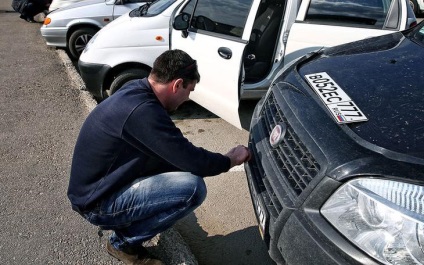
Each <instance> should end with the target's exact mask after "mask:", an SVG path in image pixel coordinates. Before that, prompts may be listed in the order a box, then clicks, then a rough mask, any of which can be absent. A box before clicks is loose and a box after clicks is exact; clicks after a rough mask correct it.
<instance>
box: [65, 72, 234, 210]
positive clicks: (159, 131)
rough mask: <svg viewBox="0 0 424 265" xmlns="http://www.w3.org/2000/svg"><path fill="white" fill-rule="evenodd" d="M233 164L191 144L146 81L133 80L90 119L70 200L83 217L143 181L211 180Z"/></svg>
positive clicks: (77, 149)
mask: <svg viewBox="0 0 424 265" xmlns="http://www.w3.org/2000/svg"><path fill="white" fill-rule="evenodd" d="M230 163H231V162H230V159H229V158H228V157H226V156H224V155H222V154H219V153H212V152H209V151H207V150H205V149H203V148H199V147H196V146H194V145H193V144H192V143H190V142H189V141H188V140H187V139H186V138H185V137H184V136H183V134H182V133H181V131H180V130H179V129H178V128H177V127H176V126H175V124H174V123H173V121H172V120H171V118H170V117H169V115H168V113H167V111H166V110H165V109H164V107H163V106H162V105H161V103H160V102H159V100H158V98H157V97H156V95H155V94H154V93H153V90H152V88H151V87H150V84H149V82H148V81H147V79H146V78H145V79H141V80H135V81H132V82H130V83H128V84H127V85H125V86H124V87H123V88H121V89H120V90H119V91H118V92H116V93H115V94H114V95H113V96H112V97H109V98H108V99H106V100H105V101H103V102H102V103H100V104H99V105H98V106H97V107H96V108H94V110H93V111H92V112H91V113H90V114H89V115H88V117H87V119H86V121H85V122H84V124H83V126H82V128H81V131H80V134H79V136H78V139H77V143H76V145H75V150H74V155H73V160H72V168H71V177H70V181H69V188H68V197H69V199H70V201H71V203H72V208H73V209H74V210H76V211H78V212H80V213H82V212H84V211H86V210H90V209H91V208H93V206H95V205H96V203H97V202H99V201H101V200H102V198H105V197H107V196H109V195H111V194H112V193H114V192H116V191H118V190H119V189H121V188H122V187H124V186H126V185H128V184H130V183H131V182H132V181H134V180H135V179H137V178H139V177H142V176H150V175H155V174H159V173H163V172H170V171H186V172H191V173H192V174H195V175H198V176H202V177H204V176H213V175H218V174H220V173H222V172H226V171H228V170H229V169H230ZM161 188H162V189H166V188H167V187H161Z"/></svg>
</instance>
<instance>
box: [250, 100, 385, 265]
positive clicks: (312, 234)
mask: <svg viewBox="0 0 424 265" xmlns="http://www.w3.org/2000/svg"><path fill="white" fill-rule="evenodd" d="M271 102H272V103H267V104H268V106H267V107H266V108H267V110H263V105H264V99H263V100H261V101H260V102H259V103H258V105H257V107H256V109H255V111H254V114H253V117H252V123H251V128H250V137H249V149H250V151H251V153H252V158H251V160H250V161H249V162H247V163H245V165H244V166H245V172H246V177H247V182H248V186H249V191H250V195H251V199H252V203H253V207H254V211H255V214H256V218H257V220H258V223H259V227H260V230H261V234H262V236H263V239H264V241H265V243H266V245H267V247H268V250H269V254H270V256H271V258H272V259H274V260H275V261H276V262H277V263H280V264H296V265H302V264H326V265H327V264H328V265H330V264H338V265H339V264H340V265H341V264H350V265H353V264H355V265H356V264H358V265H359V264H379V263H377V262H376V261H375V260H373V259H372V258H370V257H369V256H368V255H367V254H365V253H364V252H362V251H361V250H359V249H358V248H357V247H355V246H354V245H353V244H352V243H351V242H350V241H349V240H347V239H346V238H344V237H343V236H342V235H341V234H340V233H339V232H338V231H337V230H335V229H334V228H333V226H332V225H331V224H330V223H329V222H328V221H327V220H326V219H325V218H324V217H323V216H322V215H321V214H320V208H321V207H322V205H323V204H324V203H325V201H326V200H327V199H328V197H329V196H330V195H331V194H333V193H334V191H335V190H336V189H337V188H338V187H340V185H341V183H340V182H339V181H336V180H334V179H332V178H329V177H327V176H325V175H323V174H321V172H322V171H321V170H320V169H319V168H318V169H317V170H316V174H311V172H307V171H304V172H302V174H300V175H299V176H301V177H302V178H310V180H309V181H308V182H304V183H301V181H299V180H298V179H297V180H296V179H295V178H296V176H297V175H295V174H293V173H294V171H300V170H301V169H300V168H301V167H303V168H306V169H308V168H312V167H313V165H316V164H319V162H321V159H320V158H317V157H315V158H314V157H312V155H311V153H316V152H315V151H316V150H315V147H313V146H312V145H309V144H306V143H304V142H303V141H302V140H306V139H305V137H306V134H304V133H302V132H301V131H300V130H298V129H299V128H296V129H297V130H294V129H293V127H291V124H297V125H299V124H301V123H300V122H299V121H297V120H295V118H296V116H293V115H292V113H290V112H291V111H290V108H285V109H284V110H285V111H286V112H283V113H284V114H283V115H285V116H284V117H283V118H282V119H283V120H282V121H281V122H283V123H285V124H287V131H288V132H290V133H287V136H286V137H288V138H286V140H285V142H286V144H284V146H281V147H280V149H279V150H283V151H282V152H281V153H279V151H278V150H276V149H275V148H272V147H271V146H270V143H269V135H268V131H267V130H268V129H267V128H269V127H270V126H269V125H266V126H264V124H263V123H264V120H267V118H265V117H264V116H266V115H268V114H269V115H273V113H274V111H275V109H273V108H274V106H275V104H274V103H275V101H272V100H271ZM278 103H282V102H281V101H280V100H279V102H278ZM285 106H287V105H285ZM268 107H269V108H270V109H268ZM264 109H265V107H264ZM280 114H281V112H280ZM276 116H278V115H276ZM268 120H273V119H272V118H269V117H268ZM270 128H273V126H271V127H270ZM294 132H298V133H300V134H298V135H295V133H294ZM288 135H290V136H288ZM291 142H296V146H297V148H291V146H290V145H291ZM308 148H314V150H313V151H314V152H311V153H310V152H309V151H308V150H307V149H308ZM277 154H278V155H277ZM282 156H285V157H282ZM306 156H308V157H307V158H306ZM295 157H301V159H300V160H296V158H295ZM290 160H292V161H297V162H295V163H292V162H291V161H290ZM303 160H308V161H315V162H313V163H312V164H311V165H301V163H302V162H301V161H303ZM283 164H284V166H283ZM308 174H309V176H310V177H309V176H307V175H308ZM299 186H302V188H301V189H298V187H299ZM296 189H297V190H296ZM299 190H301V191H299Z"/></svg>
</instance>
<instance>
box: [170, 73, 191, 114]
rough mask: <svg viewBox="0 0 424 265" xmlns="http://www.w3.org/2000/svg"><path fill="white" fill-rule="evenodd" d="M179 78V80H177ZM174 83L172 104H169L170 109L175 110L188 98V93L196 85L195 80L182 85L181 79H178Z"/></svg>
mask: <svg viewBox="0 0 424 265" xmlns="http://www.w3.org/2000/svg"><path fill="white" fill-rule="evenodd" d="M178 80H180V81H178ZM178 80H177V81H176V83H175V86H176V89H175V90H174V91H175V92H174V94H173V100H172V106H170V111H175V110H176V109H177V108H178V107H179V106H180V105H181V104H183V103H184V102H186V101H187V100H189V96H190V93H191V92H192V91H194V88H195V87H196V81H193V82H191V83H188V85H187V86H186V87H185V88H184V87H183V80H182V79H178Z"/></svg>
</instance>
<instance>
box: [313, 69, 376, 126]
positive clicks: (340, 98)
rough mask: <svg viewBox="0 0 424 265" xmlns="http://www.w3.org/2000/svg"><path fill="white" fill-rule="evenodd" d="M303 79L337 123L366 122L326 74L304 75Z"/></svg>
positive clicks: (349, 99)
mask: <svg viewBox="0 0 424 265" xmlns="http://www.w3.org/2000/svg"><path fill="white" fill-rule="evenodd" d="M305 78H306V80H307V81H308V83H309V85H310V86H311V87H312V88H313V89H314V91H315V93H317V94H318V96H319V97H320V98H321V100H322V101H323V102H324V104H325V105H326V106H327V108H328V110H329V111H330V113H331V114H332V116H333V117H334V119H335V120H336V121H337V123H351V122H361V121H367V120H368V118H367V117H366V116H365V114H364V113H363V112H362V111H361V110H360V109H359V107H358V106H357V105H356V104H355V102H353V100H352V99H351V98H350V97H349V96H348V95H347V94H346V93H345V92H344V91H343V89H342V88H341V87H340V86H339V85H338V84H337V83H336V82H335V81H334V80H333V79H332V78H331V77H330V76H329V75H328V74H327V73H326V72H321V73H315V74H309V75H305Z"/></svg>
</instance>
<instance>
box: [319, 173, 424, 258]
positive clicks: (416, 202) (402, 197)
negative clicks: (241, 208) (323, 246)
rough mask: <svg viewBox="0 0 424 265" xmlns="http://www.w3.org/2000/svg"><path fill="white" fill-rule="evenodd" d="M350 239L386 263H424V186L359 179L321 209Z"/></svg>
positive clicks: (334, 196)
mask: <svg viewBox="0 0 424 265" xmlns="http://www.w3.org/2000/svg"><path fill="white" fill-rule="evenodd" d="M321 213H322V214H323V216H324V217H325V218H326V219H327V220H328V221H329V222H330V223H331V224H332V225H333V226H334V227H335V228H336V229H337V230H339V231H340V232H341V233H342V234H343V235H344V236H345V237H346V238H347V239H348V240H350V241H352V242H353V243H354V244H355V245H356V246H358V247H359V248H360V249H362V250H363V251H365V252H366V253H368V254H369V255H370V256H371V257H373V258H375V259H377V260H378V261H380V262H382V263H384V264H424V187H422V186H418V185H414V184H408V183H403V182H398V181H392V180H384V179H371V178H369V179H365V178H364V179H355V180H352V181H349V182H348V183H346V184H344V185H343V186H342V187H340V188H339V189H338V190H337V191H336V192H335V193H334V194H333V195H332V196H331V197H330V198H329V199H328V200H327V201H326V202H325V204H324V206H323V207H322V208H321Z"/></svg>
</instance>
